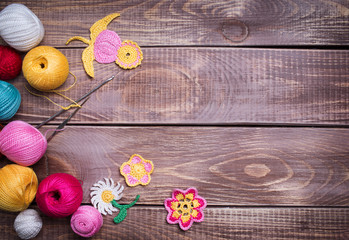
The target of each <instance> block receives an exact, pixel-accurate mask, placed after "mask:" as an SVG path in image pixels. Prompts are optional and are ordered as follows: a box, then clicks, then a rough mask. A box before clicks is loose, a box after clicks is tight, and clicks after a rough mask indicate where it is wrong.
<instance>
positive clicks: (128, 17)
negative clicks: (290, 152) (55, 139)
mask: <svg viewBox="0 0 349 240" xmlns="http://www.w3.org/2000/svg"><path fill="white" fill-rule="evenodd" d="M12 2H13V1H8V0H6V1H1V2H0V9H2V8H4V7H5V6H7V5H8V4H10V3H12ZM19 2H21V3H24V4H25V5H27V6H28V7H29V8H30V9H32V11H33V12H34V13H36V14H37V16H38V17H39V19H40V20H41V21H42V22H43V24H44V26H45V29H46V32H45V37H44V40H43V42H42V44H43V45H50V46H56V47H64V46H65V42H66V40H67V39H69V38H70V37H72V36H76V35H79V36H84V37H88V36H89V28H90V27H91V26H92V25H93V23H94V22H96V21H97V20H99V19H101V18H103V17H104V16H106V15H107V14H110V13H113V12H119V13H121V17H120V18H119V19H117V20H115V21H114V22H113V23H111V24H110V26H109V29H110V30H113V31H115V32H117V33H118V34H119V35H120V37H121V39H123V40H126V39H130V40H134V41H136V42H138V43H139V44H140V45H141V46H193V45H195V46H197V45H200V46H234V45H246V46H266V45H267V46H285V45H295V46H298V45H348V44H349V37H348V36H349V24H348V20H349V3H348V1H345V0H324V1H311V0H293V1H291V0H282V1H272V0H268V1H256V0H251V1H238V0H234V1H223V0H220V1H214V2H212V1H209V0H205V1H188V0H179V1H164V0H156V1H153V0H152V1H140V0H134V1H110V0H98V1H88V0H81V1H57V0H56V1H44V0H39V1H32V0H27V1H19ZM72 46H83V43H79V42H76V43H73V44H72Z"/></svg>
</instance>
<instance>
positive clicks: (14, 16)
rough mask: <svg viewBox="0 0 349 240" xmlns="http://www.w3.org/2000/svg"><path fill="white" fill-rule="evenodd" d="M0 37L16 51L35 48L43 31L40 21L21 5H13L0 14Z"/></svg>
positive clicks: (42, 35)
mask: <svg viewBox="0 0 349 240" xmlns="http://www.w3.org/2000/svg"><path fill="white" fill-rule="evenodd" d="M0 22H1V24H0V36H1V37H2V38H3V39H4V40H5V42H7V44H8V45H10V46H11V47H13V48H15V49H17V50H18V51H28V50H30V49H32V48H33V47H35V46H37V45H38V44H39V43H40V42H41V40H42V38H43V37H44V34H45V30H44V26H43V25H42V23H41V21H40V19H39V18H38V17H37V16H36V15H35V14H34V13H33V12H32V11H30V9H29V8H27V7H26V6H24V5H23V4H19V3H13V4H10V5H8V6H7V7H5V8H4V9H3V10H2V11H1V12H0Z"/></svg>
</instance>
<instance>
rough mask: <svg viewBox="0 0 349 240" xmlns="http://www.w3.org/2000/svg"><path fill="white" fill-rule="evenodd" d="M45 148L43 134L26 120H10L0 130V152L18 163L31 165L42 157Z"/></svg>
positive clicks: (45, 143) (45, 141) (45, 142)
mask: <svg viewBox="0 0 349 240" xmlns="http://www.w3.org/2000/svg"><path fill="white" fill-rule="evenodd" d="M46 149H47V140H46V138H45V137H44V135H42V134H41V132H40V131H39V130H38V129H36V128H35V127H33V126H32V125H30V124H28V123H26V122H23V121H12V122H10V123H9V124H7V125H6V126H5V127H4V128H3V129H2V131H1V132H0V152H1V153H2V154H3V155H5V156H6V157H7V158H8V159H9V160H11V161H13V162H15V163H17V164H19V165H22V166H30V165H33V164H34V163H36V162H37V161H39V160H40V159H41V158H42V156H43V155H44V154H45V152H46Z"/></svg>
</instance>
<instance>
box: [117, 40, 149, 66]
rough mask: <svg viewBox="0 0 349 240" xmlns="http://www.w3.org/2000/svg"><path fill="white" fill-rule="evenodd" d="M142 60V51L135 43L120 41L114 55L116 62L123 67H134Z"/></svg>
mask: <svg viewBox="0 0 349 240" xmlns="http://www.w3.org/2000/svg"><path fill="white" fill-rule="evenodd" d="M142 60H143V53H142V50H141V48H140V47H139V46H138V45H137V43H135V42H132V41H131V40H126V41H123V42H122V43H121V46H120V47H119V49H118V52H117V55H116V60H115V62H116V64H118V65H119V66H120V67H122V68H124V69H132V68H136V67H137V66H138V65H140V64H141V62H142Z"/></svg>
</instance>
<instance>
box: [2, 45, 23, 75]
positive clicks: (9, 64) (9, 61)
mask: <svg viewBox="0 0 349 240" xmlns="http://www.w3.org/2000/svg"><path fill="white" fill-rule="evenodd" d="M21 69H22V58H21V56H20V55H19V54H18V53H17V52H16V50H14V49H13V48H11V47H8V46H0V79H2V80H9V79H14V78H15V77H17V76H18V74H19V73H20V72H21Z"/></svg>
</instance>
